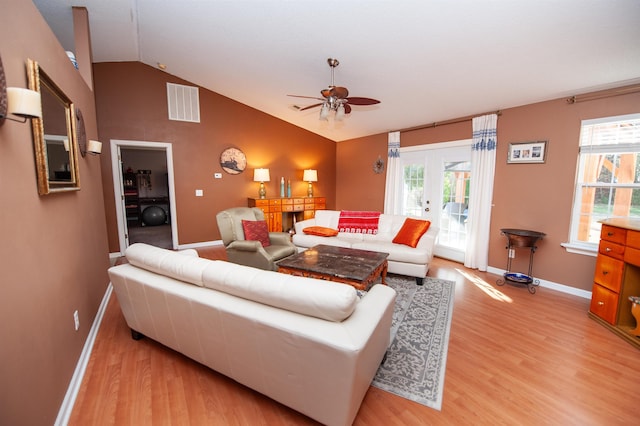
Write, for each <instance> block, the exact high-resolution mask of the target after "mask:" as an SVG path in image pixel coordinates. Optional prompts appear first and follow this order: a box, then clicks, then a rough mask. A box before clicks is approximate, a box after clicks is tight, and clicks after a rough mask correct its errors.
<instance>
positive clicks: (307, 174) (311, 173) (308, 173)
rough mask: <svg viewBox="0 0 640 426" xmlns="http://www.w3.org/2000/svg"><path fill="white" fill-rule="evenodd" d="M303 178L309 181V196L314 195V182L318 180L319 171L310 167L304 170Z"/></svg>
mask: <svg viewBox="0 0 640 426" xmlns="http://www.w3.org/2000/svg"><path fill="white" fill-rule="evenodd" d="M302 180H303V181H305V182H309V187H308V188H307V197H313V183H312V182H317V181H318V171H317V170H313V169H308V170H305V171H304V174H303V175H302Z"/></svg>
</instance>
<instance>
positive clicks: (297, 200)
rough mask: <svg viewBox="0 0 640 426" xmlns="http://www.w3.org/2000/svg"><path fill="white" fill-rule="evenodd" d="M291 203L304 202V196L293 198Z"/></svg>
mask: <svg viewBox="0 0 640 426" xmlns="http://www.w3.org/2000/svg"><path fill="white" fill-rule="evenodd" d="M293 204H304V198H294V199H293Z"/></svg>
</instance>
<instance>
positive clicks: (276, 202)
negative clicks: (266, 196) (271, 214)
mask: <svg viewBox="0 0 640 426" xmlns="http://www.w3.org/2000/svg"><path fill="white" fill-rule="evenodd" d="M269 205H270V206H281V205H282V201H281V200H280V199H277V200H269Z"/></svg>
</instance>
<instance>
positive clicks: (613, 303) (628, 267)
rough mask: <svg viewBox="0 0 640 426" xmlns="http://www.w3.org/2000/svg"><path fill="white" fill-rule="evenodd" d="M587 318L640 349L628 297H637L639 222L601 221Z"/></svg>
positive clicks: (639, 273)
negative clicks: (633, 331)
mask: <svg viewBox="0 0 640 426" xmlns="http://www.w3.org/2000/svg"><path fill="white" fill-rule="evenodd" d="M601 223H602V231H601V232H600V245H599V247H598V257H597V259H596V271H595V274H594V278H593V290H592V294H591V306H590V308H589V316H590V317H591V318H593V319H595V320H597V321H598V322H599V323H601V324H602V325H604V326H605V327H607V328H609V329H610V330H612V331H613V332H615V333H617V334H618V335H620V336H622V337H624V338H625V339H627V340H628V341H629V342H631V343H632V344H634V345H636V346H637V347H639V348H640V337H637V336H635V335H634V334H632V333H630V331H631V330H633V329H634V327H636V320H635V318H634V317H633V315H632V313H631V307H632V302H631V301H630V300H629V297H630V296H640V220H639V219H606V220H603V221H601Z"/></svg>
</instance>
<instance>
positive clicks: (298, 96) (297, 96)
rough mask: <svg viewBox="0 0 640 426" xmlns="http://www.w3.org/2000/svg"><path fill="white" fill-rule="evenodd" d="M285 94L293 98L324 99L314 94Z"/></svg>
mask: <svg viewBox="0 0 640 426" xmlns="http://www.w3.org/2000/svg"><path fill="white" fill-rule="evenodd" d="M287 96H291V97H293V98H305V99H317V100H319V101H324V99H322V98H318V97H316V96H302V95H287Z"/></svg>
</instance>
